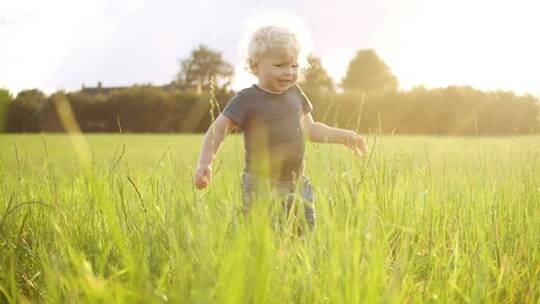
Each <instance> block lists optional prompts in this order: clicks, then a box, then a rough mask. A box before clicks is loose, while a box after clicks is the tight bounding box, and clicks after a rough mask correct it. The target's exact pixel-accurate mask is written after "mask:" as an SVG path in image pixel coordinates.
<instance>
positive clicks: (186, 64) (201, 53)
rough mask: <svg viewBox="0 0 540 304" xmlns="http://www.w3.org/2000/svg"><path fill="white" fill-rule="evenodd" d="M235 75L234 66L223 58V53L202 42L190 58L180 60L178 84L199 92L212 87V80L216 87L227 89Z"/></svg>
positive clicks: (183, 87)
mask: <svg viewBox="0 0 540 304" xmlns="http://www.w3.org/2000/svg"><path fill="white" fill-rule="evenodd" d="M232 75H233V67H232V66H231V65H230V64H229V63H227V62H225V61H224V60H223V59H222V58H221V53H219V52H216V51H214V50H211V49H209V48H208V47H207V46H205V45H203V44H201V45H199V46H198V47H197V48H196V49H194V50H193V51H191V55H190V57H189V58H186V59H184V60H181V61H180V72H179V73H178V75H177V84H178V86H179V87H180V88H181V89H184V90H186V89H195V90H196V91H197V93H198V94H200V93H201V91H202V90H208V89H209V88H210V80H211V79H212V78H214V79H215V81H216V87H217V88H220V89H226V88H227V87H228V86H229V85H230V83H231V78H232Z"/></svg>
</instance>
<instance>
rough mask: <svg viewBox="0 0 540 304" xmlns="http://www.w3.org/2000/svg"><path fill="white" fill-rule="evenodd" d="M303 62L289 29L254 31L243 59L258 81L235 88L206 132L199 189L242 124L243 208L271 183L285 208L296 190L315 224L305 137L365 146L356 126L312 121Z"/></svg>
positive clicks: (359, 152)
mask: <svg viewBox="0 0 540 304" xmlns="http://www.w3.org/2000/svg"><path fill="white" fill-rule="evenodd" d="M306 62H307V54H304V53H303V52H302V45H301V43H300V39H299V37H298V35H297V34H296V33H294V32H292V31H291V30H289V29H287V28H284V27H279V26H274V25H270V26H263V27H261V28H259V29H257V30H256V31H254V33H253V34H252V35H251V37H250V39H249V42H248V49H247V64H248V66H249V70H250V72H251V73H252V74H253V75H255V76H256V77H257V78H258V83H257V84H254V85H252V86H251V87H249V88H246V89H243V90H241V91H240V92H238V93H237V94H236V95H235V96H234V97H233V98H232V99H231V100H230V101H229V102H228V104H227V106H226V107H225V109H224V110H223V112H222V113H221V114H220V115H219V116H218V117H217V119H216V120H215V121H214V122H213V125H212V126H210V128H209V129H208V131H207V132H206V135H205V137H204V140H203V143H202V149H201V153H200V156H199V162H198V165H197V169H196V171H195V174H194V182H195V186H196V187H197V188H198V189H203V188H205V187H207V186H208V183H209V182H210V180H211V178H212V169H211V165H212V160H213V158H214V156H215V154H216V153H217V151H218V148H219V146H220V144H221V142H222V141H223V139H224V138H225V137H226V136H227V134H228V133H229V132H230V131H231V130H232V129H234V128H236V127H240V128H241V130H242V131H243V133H244V147H245V169H244V173H243V178H242V193H243V203H244V210H246V211H247V210H248V209H249V207H250V205H251V203H252V202H253V200H254V198H256V197H257V196H258V195H265V192H264V191H263V190H262V189H263V188H264V186H269V187H270V188H271V190H272V192H273V193H274V194H275V193H277V194H278V196H279V197H280V198H281V201H282V202H283V203H284V205H285V208H286V209H287V210H289V208H290V207H291V205H292V203H293V200H294V198H295V196H296V195H295V194H299V195H300V197H301V198H302V199H301V200H300V202H301V203H302V204H303V205H304V216H305V219H306V222H307V223H308V224H309V226H310V227H313V226H314V225H315V209H314V205H313V203H314V196H313V192H312V189H311V185H310V184H309V180H308V179H307V178H306V177H304V176H303V175H302V173H303V169H304V151H305V144H304V143H305V141H304V138H305V137H307V138H308V139H309V140H310V141H313V142H321V143H340V144H344V145H346V146H347V147H349V148H351V149H352V150H353V151H354V152H355V153H356V154H357V155H358V156H361V155H363V154H364V153H366V151H367V145H366V142H365V140H364V138H363V137H362V136H360V135H358V134H357V133H356V132H354V131H350V130H344V129H338V128H332V127H329V126H327V125H325V124H323V123H320V122H314V121H313V118H312V116H311V111H312V109H313V108H312V105H311V103H310V101H309V99H308V98H307V97H306V96H305V95H304V93H303V92H302V90H301V88H300V87H299V86H298V84H297V83H296V82H297V80H298V76H299V69H300V64H303V63H306ZM266 194H267V193H266Z"/></svg>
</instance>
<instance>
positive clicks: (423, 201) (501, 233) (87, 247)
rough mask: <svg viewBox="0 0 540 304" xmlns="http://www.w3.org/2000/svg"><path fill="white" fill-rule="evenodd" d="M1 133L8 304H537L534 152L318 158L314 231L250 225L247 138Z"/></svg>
mask: <svg viewBox="0 0 540 304" xmlns="http://www.w3.org/2000/svg"><path fill="white" fill-rule="evenodd" d="M201 139H202V137H201V136H199V135H192V136H179V135H126V134H124V135H91V136H87V137H86V138H85V140H83V139H82V138H74V139H72V140H70V138H69V137H67V136H65V135H5V134H4V135H0V185H1V186H0V216H1V218H0V302H12V303H16V302H26V301H29V302H51V303H65V302H67V303H79V302H98V303H99V302H108V303H109V302H125V303H134V302H135V303H149V302H175V303H363V302H370V303H381V302H384V303H402V302H406V303H409V302H443V303H444V302H467V303H468V302H472V303H478V302H482V303H483V302H493V303H523V302H525V303H540V161H539V160H538V157H539V154H540V137H539V136H522V137H500V138H497V137H491V138H478V137H467V138H463V137H423V136H370V137H368V144H369V146H370V148H371V150H370V154H369V155H368V156H367V157H365V158H362V159H359V158H355V157H354V156H353V154H352V153H350V151H349V150H347V149H346V148H345V147H342V146H336V145H312V144H309V145H308V151H307V154H306V159H307V168H306V170H307V172H306V173H307V175H308V176H309V177H310V178H311V180H312V183H313V186H314V188H315V191H316V197H317V199H316V200H317V201H316V208H317V229H316V231H315V232H310V233H306V234H303V235H302V236H296V234H295V233H294V231H293V230H294V229H293V224H294V223H292V221H288V222H286V223H285V224H284V226H283V227H281V228H283V229H276V228H272V227H273V226H272V225H271V224H270V222H271V219H270V217H269V216H268V214H267V213H266V212H264V210H265V209H263V208H256V209H255V210H253V212H252V213H251V214H250V216H249V217H248V218H244V217H242V216H241V215H240V213H239V211H240V208H241V192H240V177H241V171H242V168H243V145H242V138H241V137H240V136H238V135H234V136H230V137H229V138H227V140H226V141H225V144H224V146H223V147H222V149H221V150H220V154H219V156H218V158H217V159H216V162H215V164H214V174H215V177H214V180H213V182H212V184H211V185H210V187H209V188H208V189H206V190H203V191H197V190H195V189H194V187H193V186H192V184H191V174H192V171H193V168H192V167H193V166H195V164H196V159H197V154H198V152H199V147H200V142H201Z"/></svg>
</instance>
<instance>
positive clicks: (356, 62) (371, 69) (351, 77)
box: [341, 49, 398, 94]
mask: <svg viewBox="0 0 540 304" xmlns="http://www.w3.org/2000/svg"><path fill="white" fill-rule="evenodd" d="M341 86H342V87H343V89H345V90H346V91H364V92H365V93H366V94H386V93H391V92H396V91H397V87H398V80H397V78H396V77H395V76H394V74H392V71H391V70H390V68H389V67H388V65H386V63H385V62H384V61H382V60H381V59H380V58H379V56H378V55H377V53H375V51H374V50H372V49H368V50H361V51H358V53H357V54H356V57H355V58H354V59H353V60H352V61H351V62H350V63H349V68H348V70H347V75H346V76H345V78H344V79H343V82H342V84H341Z"/></svg>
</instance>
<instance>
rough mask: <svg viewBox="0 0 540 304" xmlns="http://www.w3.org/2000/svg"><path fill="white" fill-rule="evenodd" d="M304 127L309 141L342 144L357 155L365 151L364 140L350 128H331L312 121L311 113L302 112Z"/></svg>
mask: <svg viewBox="0 0 540 304" xmlns="http://www.w3.org/2000/svg"><path fill="white" fill-rule="evenodd" d="M304 128H305V130H306V133H307V136H308V138H309V140H310V141H313V142H320V143H338V144H344V145H346V146H347V147H349V148H350V149H352V150H353V151H354V152H355V153H356V154H357V155H358V156H362V155H364V154H365V153H366V152H367V149H368V147H367V144H366V140H365V139H364V137H363V136H361V135H359V134H357V133H356V132H354V131H352V130H345V129H339V128H332V127H329V126H327V125H325V124H324V123H322V122H315V121H313V117H312V116H311V113H307V114H304Z"/></svg>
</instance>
